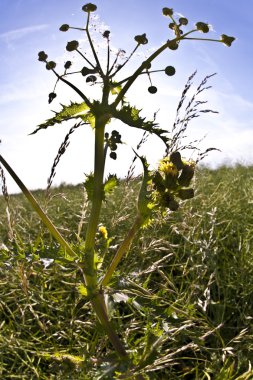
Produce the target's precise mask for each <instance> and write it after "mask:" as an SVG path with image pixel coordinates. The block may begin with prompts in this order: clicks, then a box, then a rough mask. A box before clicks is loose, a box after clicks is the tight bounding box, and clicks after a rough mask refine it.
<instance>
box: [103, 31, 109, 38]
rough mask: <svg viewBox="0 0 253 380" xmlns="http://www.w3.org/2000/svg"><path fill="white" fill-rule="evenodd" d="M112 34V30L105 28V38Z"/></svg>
mask: <svg viewBox="0 0 253 380" xmlns="http://www.w3.org/2000/svg"><path fill="white" fill-rule="evenodd" d="M109 36H110V30H105V31H104V33H103V37H104V38H109Z"/></svg>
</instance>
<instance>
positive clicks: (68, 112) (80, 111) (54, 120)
mask: <svg viewBox="0 0 253 380" xmlns="http://www.w3.org/2000/svg"><path fill="white" fill-rule="evenodd" d="M61 106H62V109H61V111H60V112H55V116H54V117H51V118H50V119H48V120H46V121H45V123H42V124H39V126H38V128H37V129H35V131H33V132H32V133H31V135H33V134H35V133H37V132H38V131H39V130H40V129H46V128H47V127H50V126H53V125H55V124H61V123H62V122H63V121H67V120H70V119H77V118H81V119H82V120H83V121H84V122H88V123H90V124H91V126H92V127H93V124H94V121H93V119H94V116H93V115H92V114H91V113H90V112H89V109H90V108H89V107H88V106H87V104H86V103H85V102H82V103H73V102H71V103H70V105H69V106H65V105H61Z"/></svg>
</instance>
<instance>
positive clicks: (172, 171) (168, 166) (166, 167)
mask: <svg viewBox="0 0 253 380" xmlns="http://www.w3.org/2000/svg"><path fill="white" fill-rule="evenodd" d="M158 169H159V171H160V172H162V173H164V174H165V175H166V174H167V175H172V176H174V177H177V175H178V170H177V167H176V165H174V164H173V163H172V162H171V161H170V159H169V158H168V157H165V158H164V159H163V160H161V161H160V164H159V167H158Z"/></svg>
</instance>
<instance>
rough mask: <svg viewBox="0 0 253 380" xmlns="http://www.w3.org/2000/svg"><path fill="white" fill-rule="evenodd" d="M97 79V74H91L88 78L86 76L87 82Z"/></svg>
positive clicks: (93, 81)
mask: <svg viewBox="0 0 253 380" xmlns="http://www.w3.org/2000/svg"><path fill="white" fill-rule="evenodd" d="M96 81H97V77H96V76H95V75H89V76H88V77H87V78H86V83H89V82H91V83H95V82H96Z"/></svg>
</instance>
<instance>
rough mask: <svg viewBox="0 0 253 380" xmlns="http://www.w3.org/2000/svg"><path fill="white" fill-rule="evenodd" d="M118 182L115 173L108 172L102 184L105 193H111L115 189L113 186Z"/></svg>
mask: <svg viewBox="0 0 253 380" xmlns="http://www.w3.org/2000/svg"><path fill="white" fill-rule="evenodd" d="M118 182H119V181H118V179H117V177H116V175H115V174H114V175H112V174H110V175H109V176H108V179H107V180H106V182H105V184H104V192H105V195H106V194H108V193H111V192H112V191H113V190H114V189H115V187H116V186H117V185H118Z"/></svg>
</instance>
